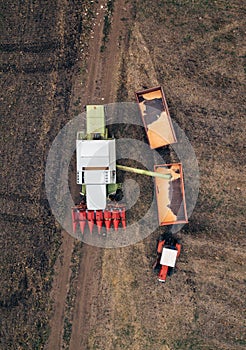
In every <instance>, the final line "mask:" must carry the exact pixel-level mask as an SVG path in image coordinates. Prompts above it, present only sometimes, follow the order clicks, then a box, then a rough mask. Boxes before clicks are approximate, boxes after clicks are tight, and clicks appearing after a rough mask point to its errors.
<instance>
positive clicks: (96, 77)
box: [46, 0, 127, 350]
mask: <svg viewBox="0 0 246 350" xmlns="http://www.w3.org/2000/svg"><path fill="white" fill-rule="evenodd" d="M105 5H106V4H105V0H104V1H103V0H100V1H99V2H98V16H97V21H96V23H95V27H94V35H93V40H91V42H90V45H89V57H88V68H87V83H86V88H85V93H84V95H83V96H82V104H84V105H85V104H87V103H102V96H103V98H104V99H105V101H104V102H106V101H111V102H113V101H112V100H111V98H112V97H113V96H116V92H117V79H116V75H117V70H118V69H119V67H120V63H121V62H120V61H121V60H120V57H121V54H122V48H120V47H119V45H118V38H119V36H120V35H121V32H123V31H124V30H126V29H125V28H124V24H122V22H121V21H120V18H121V17H122V12H123V13H124V15H125V14H126V11H127V7H126V5H125V2H124V0H118V1H116V2H115V10H114V13H113V21H112V26H111V31H110V35H109V42H108V43H107V47H106V50H105V52H104V53H103V54H102V53H100V44H101V43H102V38H103V32H102V31H103V24H104V20H103V18H104V9H105ZM124 6H125V7H124ZM123 49H124V48H123ZM73 95H74V96H73V98H74V99H75V100H76V98H77V97H81V85H80V83H79V82H78V79H77V82H76V78H75V82H74V89H73ZM75 187H76V186H75V185H74V188H73V186H72V188H71V191H72V192H73V191H75ZM73 247H74V239H73V238H72V237H71V236H69V235H68V234H67V233H66V232H65V231H62V246H61V252H62V254H63V256H62V259H57V262H56V266H55V271H56V274H55V278H54V284H53V290H52V293H51V297H52V296H53V297H52V300H53V303H54V314H53V317H52V319H51V321H50V328H51V333H50V336H49V339H48V343H47V346H46V350H56V349H57V350H59V349H61V348H62V334H63V325H64V311H65V304H66V296H67V293H68V291H69V279H70V275H71V271H70V262H71V257H72V251H73ZM101 264H102V249H100V248H97V247H92V246H89V245H86V244H84V245H83V247H82V257H81V262H80V267H79V276H78V285H77V293H76V301H75V307H74V313H73V322H72V324H73V327H72V334H71V341H70V346H69V349H70V350H78V349H85V347H86V344H87V337H88V335H89V331H90V327H91V325H93V324H95V322H96V319H97V314H96V310H97V293H98V288H99V282H100V277H101V276H100V274H101Z"/></svg>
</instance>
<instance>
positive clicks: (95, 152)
mask: <svg viewBox="0 0 246 350" xmlns="http://www.w3.org/2000/svg"><path fill="white" fill-rule="evenodd" d="M76 153H77V183H78V184H80V185H86V200H87V208H88V209H89V210H100V209H105V208H106V196H107V193H106V192H107V191H106V185H107V184H111V183H116V153H115V140H77V141H76Z"/></svg>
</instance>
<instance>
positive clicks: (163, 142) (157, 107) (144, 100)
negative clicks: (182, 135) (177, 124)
mask: <svg viewBox="0 0 246 350" xmlns="http://www.w3.org/2000/svg"><path fill="white" fill-rule="evenodd" d="M135 95H136V99H137V102H138V106H139V109H140V114H141V117H142V120H143V124H144V127H145V131H146V134H147V137H148V141H149V145H150V148H152V149H154V148H159V147H162V146H167V145H169V144H172V143H175V142H177V138H176V135H175V131H174V128H173V124H172V120H171V118H170V114H169V110H168V106H167V102H166V98H165V95H164V92H163V89H162V87H161V86H158V87H154V88H151V89H147V90H142V91H138V92H135Z"/></svg>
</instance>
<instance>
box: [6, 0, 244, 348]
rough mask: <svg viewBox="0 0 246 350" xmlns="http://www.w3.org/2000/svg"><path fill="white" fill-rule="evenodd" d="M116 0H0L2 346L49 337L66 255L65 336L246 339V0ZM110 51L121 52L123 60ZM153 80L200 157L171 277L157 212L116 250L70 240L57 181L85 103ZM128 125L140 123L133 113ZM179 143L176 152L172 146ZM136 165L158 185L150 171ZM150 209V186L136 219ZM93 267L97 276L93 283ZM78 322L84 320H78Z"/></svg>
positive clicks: (128, 343) (71, 341) (115, 341)
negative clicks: (60, 219)
mask: <svg viewBox="0 0 246 350" xmlns="http://www.w3.org/2000/svg"><path fill="white" fill-rule="evenodd" d="M109 3H110V1H108V2H106V1H105V2H102V1H99V2H97V1H95V2H90V1H83V2H82V1H79V2H77V3H76V4H74V3H73V2H70V1H57V2H56V3H55V4H53V3H52V4H51V3H49V4H47V3H46V2H41V3H40V4H37V3H35V2H32V1H26V2H11V3H9V2H5V4H4V5H2V16H1V24H2V28H3V31H2V32H3V35H2V39H1V49H2V54H1V58H2V59H1V70H2V77H3V79H2V96H1V102H2V111H1V118H2V120H1V146H2V147H1V153H2V159H3V165H2V179H1V192H0V198H1V219H2V220H1V240H0V242H1V252H2V254H1V258H0V262H1V263H0V266H1V287H0V308H1V318H0V320H1V340H0V348H1V349H42V348H44V346H45V344H46V346H50V345H49V344H50V342H51V340H50V339H49V334H52V331H51V330H50V326H52V325H53V324H54V309H55V310H56V308H57V303H56V298H59V291H57V290H55V291H52V281H53V279H54V278H55V279H56V278H58V277H59V275H61V274H62V273H63V268H64V266H65V265H66V257H67V259H68V262H67V263H68V270H69V269H70V272H68V282H69V285H68V286H66V288H65V289H64V293H65V294H64V298H65V297H66V300H65V305H64V306H63V308H62V309H61V317H62V322H61V325H60V327H61V329H59V330H58V332H57V334H58V337H60V339H61V341H60V343H59V344H60V345H59V346H60V348H67V349H68V348H70V349H71V350H73V349H76V350H77V349H78V348H81V349H153V348H157V349H163V350H168V349H171V350H172V349H196V350H198V349H211V350H212V349H215V348H217V349H228V350H229V349H243V348H244V346H245V338H244V326H245V324H244V316H243V315H244V314H243V310H244V304H245V296H244V288H245V278H244V273H245V253H244V250H243V249H244V246H245V245H244V243H245V241H244V236H243V235H244V231H245V218H244V217H245V215H244V206H243V203H244V200H245V182H244V179H243V175H244V174H243V171H244V170H245V145H244V132H243V130H244V129H245V117H244V114H245V109H244V106H245V94H244V92H245V71H244V69H243V67H244V66H243V64H244V63H245V50H244V49H245V47H244V40H243V39H244V36H245V22H244V16H245V8H244V7H243V3H242V2H241V1H232V2H230V4H227V2H225V1H205V0H204V1H202V0H201V1H198V0H197V1H178V0H177V1H175V0H172V1H171V0H167V1H159V0H158V1H155V2H152V1H150V0H142V1H141V2H140V1H134V2H131V1H130V2H129V1H126V2H124V1H120V0H118V1H113V2H112V3H113V4H114V6H113V7H112V8H111V7H110V6H108V7H107V6H106V5H108V4H109ZM101 5H104V8H106V9H107V10H108V11H109V10H110V11H111V10H112V16H113V21H112V24H111V26H110V25H109V24H108V22H107V21H106V20H105V17H104V28H105V25H108V26H109V28H110V32H109V33H108V31H107V30H106V31H105V30H104V34H105V33H106V36H107V37H106V39H105V36H104V37H103V36H102V34H101V36H100V37H99V38H98V39H100V40H98V43H97V46H98V52H97V55H98V60H97V61H96V60H95V62H96V63H95V67H96V69H94V70H93V69H92V67H93V66H92V65H91V66H90V64H89V61H90V60H91V59H95V57H90V56H89V55H90V54H91V53H93V55H95V53H96V51H93V50H89V47H93V45H94V46H95V38H94V37H93V36H94V35H95V34H94V35H93V32H94V33H97V31H96V30H95V29H94V30H93V32H91V29H92V28H93V23H95V25H97V21H98V20H97V17H96V16H97V15H96V13H98V11H99V9H100V6H101ZM124 11H125V12H124ZM105 13H107V12H105ZM124 13H125V14H124ZM103 14H104V13H102V14H101V16H103ZM99 16H100V15H99ZM114 19H115V21H114ZM118 23H120V24H121V26H120V30H119V29H117V27H118ZM97 35H98V34H97ZM103 38H104V39H103ZM96 39H97V38H96ZM93 40H94V41H93ZM100 41H101V43H102V44H101V46H100ZM92 42H94V44H93V43H92ZM116 43H117V45H116ZM116 51H117V54H115V52H116ZM104 66H108V67H114V73H115V74H114V76H112V73H110V72H109V71H107V69H106V68H103V67H104ZM90 67H91V69H90ZM88 72H89V73H88ZM88 74H90V76H87V75H88ZM92 76H93V79H94V80H93V81H94V83H93V82H90V79H91V77H92ZM75 77H76V78H75ZM95 80H96V81H95ZM109 80H110V81H109ZM78 81H79V83H78ZM155 85H162V86H163V87H164V91H165V93H166V97H167V102H168V105H169V109H170V113H171V116H172V118H173V119H174V120H175V121H176V122H177V123H178V125H179V126H180V127H181V128H182V129H183V130H184V131H185V133H186V135H187V136H188V137H189V140H190V142H191V144H192V146H193V147H194V150H195V152H196V155H197V158H198V161H199V167H200V193H199V198H198V202H197V205H196V208H195V210H194V212H193V214H192V216H191V218H190V220H189V224H188V225H186V226H185V227H184V228H183V229H182V230H181V232H180V233H179V236H180V237H181V239H182V243H183V251H182V254H181V257H180V261H179V263H178V273H177V274H175V275H174V276H173V277H172V278H170V279H169V280H168V282H167V283H166V284H165V285H161V284H158V283H157V281H156V276H154V275H153V274H152V271H151V266H152V264H153V262H154V258H155V254H154V250H155V239H156V238H157V237H158V234H159V233H160V232H161V229H160V228H159V229H157V230H156V231H155V232H154V233H153V234H152V235H151V236H150V237H148V238H147V239H145V240H144V241H143V242H140V243H138V244H136V245H134V246H130V247H127V248H120V249H114V250H110V249H107V250H103V249H101V250H100V249H96V248H95V250H94V249H92V248H89V247H88V246H86V245H84V246H83V245H81V244H80V243H77V242H76V241H73V240H72V239H71V240H70V243H69V244H70V245H69V247H70V250H71V251H70V253H69V252H67V254H66V252H64V249H66V247H64V245H62V242H64V240H65V238H64V233H62V234H61V229H60V228H59V226H58V225H57V224H56V223H55V221H54V218H53V217H52V213H51V212H50V209H49V205H48V203H47V200H46V197H45V188H44V170H45V161H46V156H47V152H48V150H49V147H50V145H51V143H52V141H53V139H54V137H55V136H56V134H57V133H58V132H59V130H60V128H61V127H62V126H63V125H65V123H66V122H67V121H69V120H70V119H71V118H72V117H73V116H75V115H77V114H78V113H79V112H81V111H82V110H83V106H82V105H83V103H84V104H86V103H100V98H101V97H104V98H105V102H115V101H133V100H134V91H136V90H138V89H142V88H143V87H144V86H147V87H152V86H155ZM88 86H89V87H90V90H89V91H88V90H87V87H88ZM80 88H81V90H80ZM90 93H91V95H90ZM117 132H118V134H116V137H124V136H129V133H131V137H133V138H134V137H137V134H139V130H134V129H132V128H131V129H129V128H127V127H124V126H122V128H121V129H119V130H118V131H117ZM142 138H143V139H144V135H143V136H142ZM169 156H170V157H171V158H172V159H173V160H175V154H174V153H173V152H172V151H171V153H170V155H169ZM57 161H58V162H59V159H58V160H57ZM71 167H72V168H73V165H71ZM72 168H71V169H72ZM54 169H56V168H55V167H54ZM54 171H55V170H54ZM57 176H58V178H59V174H57ZM125 176H126V178H127V177H132V178H133V179H135V180H136V181H137V182H138V183H139V185H140V186H141V187H142V188H147V189H150V187H151V183H149V182H146V180H145V179H143V178H141V177H138V176H132V175H129V174H128V175H125ZM54 186H56V184H54ZM72 191H76V187H75V188H73V189H72ZM146 196H147V194H146ZM140 210H145V204H144V203H141V201H139V203H138V206H137V207H136V214H134V213H130V214H129V215H130V219H131V220H133V219H134V215H136V216H138V215H139V213H138V212H137V211H140ZM61 247H62V248H61ZM95 251H96V263H97V266H95V265H93V263H92V261H93V254H94V253H95ZM83 257H86V258H83ZM70 259H71V262H70ZM83 259H84V260H83ZM83 261H87V264H88V265H90V266H92V267H91V268H90V269H91V270H89V271H91V272H92V273H93V275H92V276H86V271H83V268H84V269H85V268H86V266H85V267H84V266H83V264H82V263H81V262H83ZM55 262H56V263H55ZM58 262H60V264H59V263H58ZM54 264H55V266H56V268H55V272H54ZM58 267H59V268H58ZM83 275H84V276H85V277H84V280H85V282H82V281H81V276H83ZM57 276H58V277H57ZM93 276H94V277H95V279H97V281H96V282H93V283H91V286H89V287H88V286H87V290H86V291H84V292H83V293H82V292H80V291H79V286H80V285H82V286H83V283H86V282H88V281H90V279H91V278H93ZM53 287H54V284H53ZM90 288H91V290H90ZM77 290H78V291H77ZM79 293H82V294H79ZM90 294H91V295H92V296H91V297H90V298H89V295H90ZM79 295H83V296H84V300H82V301H78V296H79ZM87 302H88V305H86V303H87ZM81 303H82V304H81ZM79 312H80V313H81V312H82V314H83V315H82V314H80V313H79ZM52 317H53V321H52ZM83 317H85V318H84V319H83ZM50 319H51V322H49V320H50ZM52 322H53V323H52ZM83 322H84V323H85V322H86V325H85V324H83ZM76 327H80V328H79V329H82V331H81V332H78V334H77V333H76V332H75V328H76ZM75 335H76V336H75ZM75 338H76V339H75ZM47 344H48V345H47Z"/></svg>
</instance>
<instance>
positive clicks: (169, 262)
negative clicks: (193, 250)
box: [153, 234, 181, 282]
mask: <svg viewBox="0 0 246 350" xmlns="http://www.w3.org/2000/svg"><path fill="white" fill-rule="evenodd" d="M180 251H181V244H180V241H179V239H177V238H175V237H173V236H172V235H168V234H164V235H161V236H160V237H159V239H158V240H157V248H156V253H157V258H156V262H155V264H154V266H153V269H154V271H155V272H156V273H157V274H158V280H159V281H160V282H166V278H167V275H168V276H171V275H172V274H173V273H174V271H175V265H176V260H177V258H178V257H179V255H180Z"/></svg>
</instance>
